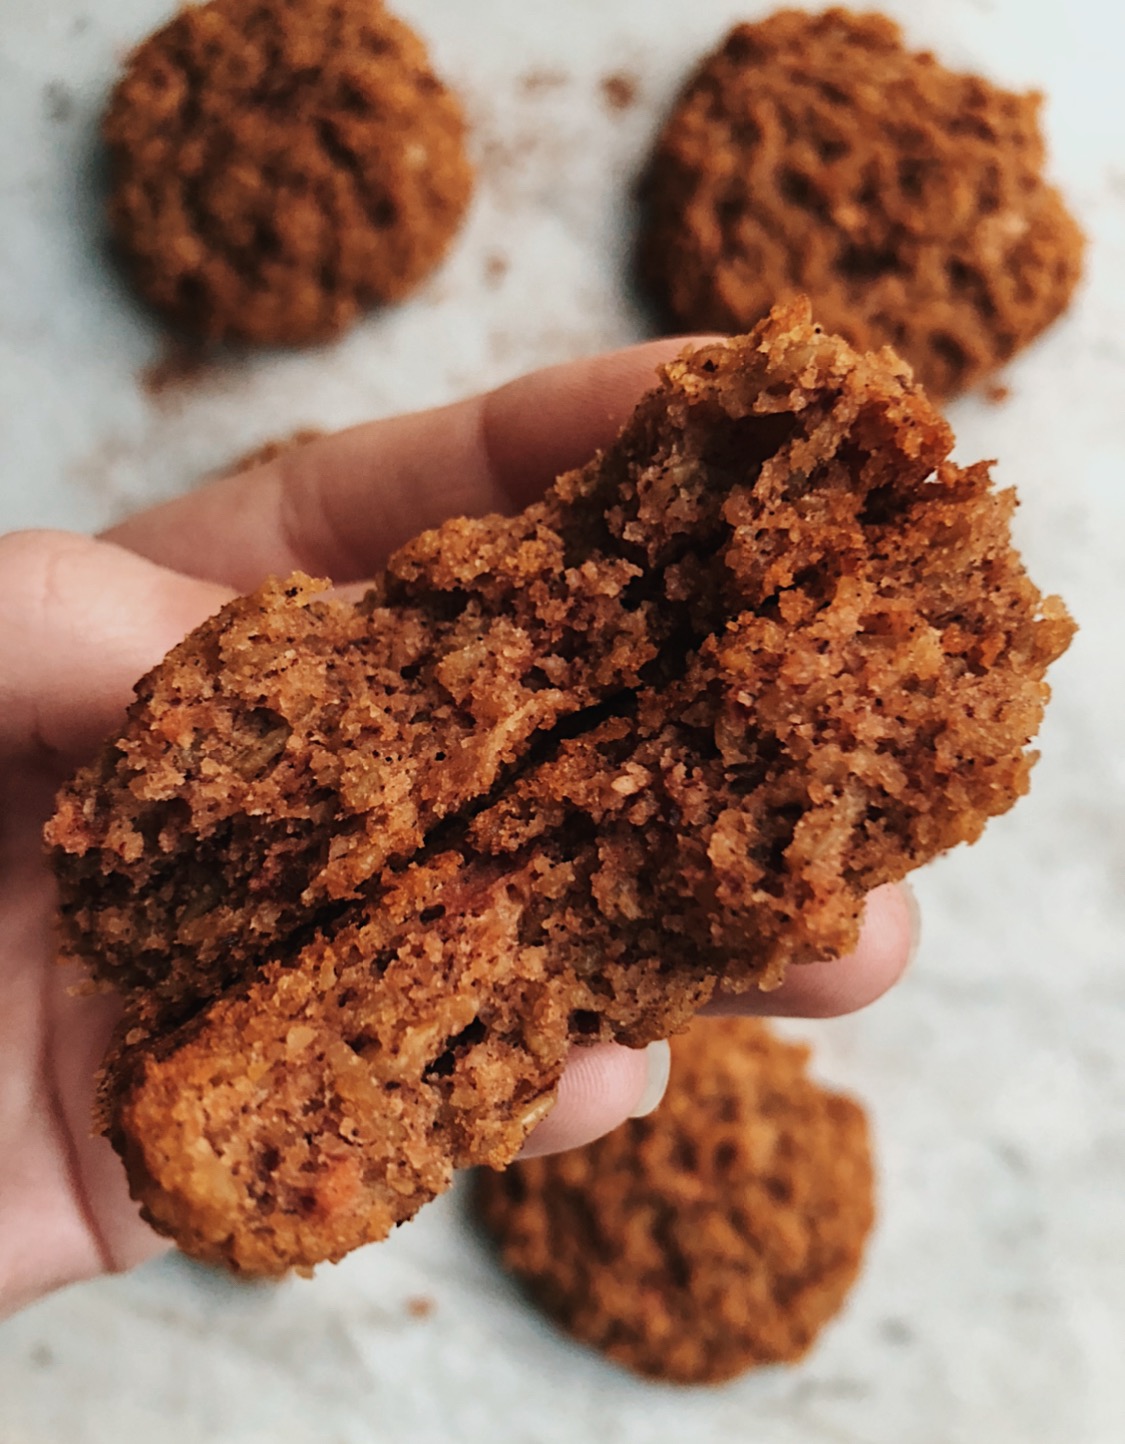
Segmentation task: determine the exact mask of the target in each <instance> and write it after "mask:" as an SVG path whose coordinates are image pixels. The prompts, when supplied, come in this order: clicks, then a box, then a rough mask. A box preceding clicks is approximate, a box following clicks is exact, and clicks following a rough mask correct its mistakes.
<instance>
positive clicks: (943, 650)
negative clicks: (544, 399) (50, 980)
mask: <svg viewBox="0 0 1125 1444" xmlns="http://www.w3.org/2000/svg"><path fill="white" fill-rule="evenodd" d="M951 445H952V435H951V433H950V431H949V428H948V427H947V425H946V424H945V422H944V421H943V420H942V419H941V418H940V417H939V416H938V415H937V414H936V412H935V411H934V409H933V408H932V406H931V405H930V404H929V402H928V401H927V400H926V398H925V396H924V395H923V394H922V392H921V391H920V390H918V389H917V388H916V387H914V386H913V385H912V384H911V382H910V379H909V371H908V370H907V369H906V368H905V367H904V366H903V365H902V363H900V362H899V361H898V360H897V358H896V357H895V356H894V355H893V353H891V352H889V351H883V352H881V353H879V354H878V355H866V356H863V355H858V354H857V353H856V352H854V351H853V350H851V348H850V347H849V346H847V345H846V344H845V343H844V342H843V341H841V340H840V339H838V338H837V337H833V336H828V335H825V334H824V333H822V332H821V330H820V329H819V328H818V327H816V326H814V325H813V324H812V322H811V320H810V317H809V314H808V308H807V306H806V305H804V304H803V303H793V304H791V305H788V306H785V307H783V308H779V309H777V310H775V311H774V312H773V313H772V314H771V315H770V316H769V317H768V318H767V319H766V320H765V321H764V322H762V323H761V325H759V326H758V327H757V328H756V329H755V330H754V331H753V332H752V333H751V334H750V335H749V336H746V337H743V338H741V339H737V340H733V341H730V342H717V343H714V344H711V345H708V346H706V347H704V348H702V349H701V350H697V351H694V352H692V353H690V354H686V355H684V356H683V357H681V358H680V359H679V360H677V361H675V362H673V363H672V364H671V365H669V366H667V367H666V368H665V369H664V371H663V372H662V374H661V377H660V384H659V385H658V386H657V387H656V389H655V390H653V391H652V392H650V393H649V394H648V395H647V396H646V397H644V399H643V400H642V401H641V403H640V405H639V406H638V408H637V410H636V412H635V413H634V415H633V417H632V418H631V420H630V421H629V422H628V424H627V425H626V426H625V428H624V430H623V431H622V433H621V435H620V436H619V438H618V440H617V441H616V442H615V443H614V445H613V446H612V447H610V448H609V449H608V450H607V451H606V452H605V453H604V454H602V455H599V456H597V457H595V458H594V460H593V461H591V462H590V463H589V464H588V465H587V466H585V467H584V468H582V469H581V470H578V471H574V472H570V473H567V474H566V475H564V476H562V477H560V478H559V480H558V481H557V482H556V483H555V484H554V486H553V487H552V488H551V489H550V490H549V491H548V493H547V494H546V496H545V497H544V498H543V500H542V501H540V502H537V503H536V504H535V505H533V506H531V507H529V508H528V509H527V510H526V511H524V512H523V513H521V514H520V515H519V516H517V517H486V518H484V519H482V520H475V521H470V520H463V519H459V520H454V521H451V522H448V523H447V524H446V525H444V526H442V527H440V528H438V529H437V530H434V531H430V532H427V533H425V534H423V535H422V536H420V537H419V538H417V539H416V540H415V541H413V542H411V543H410V544H409V545H408V546H406V547H404V548H403V549H402V550H401V551H400V552H398V553H397V554H396V555H395V556H394V557H393V558H392V559H391V562H390V563H389V565H388V567H387V570H386V572H385V573H384V575H383V576H382V577H380V578H379V579H378V580H377V582H376V583H375V585H374V587H373V589H372V591H371V592H370V594H369V595H368V597H367V598H366V599H365V600H364V602H362V603H361V604H359V605H358V606H354V605H350V604H345V603H342V602H340V601H337V600H333V599H331V598H330V597H327V596H325V595H324V594H323V588H322V587H321V586H319V585H318V584H316V583H313V582H310V581H309V579H307V578H302V577H295V578H291V579H290V580H289V581H287V582H279V581H271V582H269V583H267V584H266V585H265V586H264V587H263V588H262V589H261V590H260V591H259V592H258V593H256V594H255V595H253V596H251V597H244V598H241V599H239V600H237V601H235V602H232V603H231V604H230V605H229V606H228V607H225V608H224V609H223V610H222V611H221V612H220V613H219V614H218V615H217V616H216V617H214V618H213V619H212V620H211V621H209V622H207V623H206V624H204V626H202V627H201V628H199V629H198V630H197V631H196V632H194V633H193V634H192V635H191V636H190V637H188V638H187V640H186V641H185V642H183V643H182V644H181V645H180V646H179V647H177V648H176V649H175V650H174V651H173V652H172V653H170V654H169V656H168V657H167V658H166V659H165V660H164V661H163V662H162V663H161V664H160V665H159V666H158V667H157V668H156V669H155V670H154V671H153V672H152V673H150V674H149V675H148V676H147V677H146V678H144V679H143V681H142V682H141V683H140V684H138V688H137V694H138V695H137V701H136V702H135V703H134V704H133V706H132V707H131V709H130V712H129V719H128V723H127V725H126V727H125V729H124V731H123V732H122V734H121V736H120V737H119V738H117V739H116V740H115V741H113V742H111V743H109V744H107V746H106V747H105V749H104V750H103V752H102V754H101V755H100V757H99V758H98V759H97V760H96V761H95V762H94V763H93V764H91V765H90V766H89V767H88V768H86V769H85V770H83V771H82V772H81V773H79V774H78V775H77V777H75V779H74V780H73V781H72V782H71V783H70V784H68V786H67V787H66V788H64V790H63V792H62V794H61V795H60V798H59V804H58V811H57V813H56V815H55V817H54V818H53V820H52V821H51V822H50V823H49V825H48V828H47V839H48V842H49V843H50V845H51V847H52V853H53V858H54V862H55V866H56V870H57V873H58V877H59V881H60V887H61V896H62V904H61V917H62V928H63V936H64V947H65V951H66V953H67V954H68V955H71V956H73V957H76V958H80V959H82V960H83V961H84V962H85V964H86V965H87V967H88V968H89V969H90V971H91V972H92V974H93V975H94V976H95V977H96V978H98V979H100V980H102V981H104V982H106V983H109V984H112V985H113V986H114V987H116V988H117V989H118V990H119V991H120V992H121V994H122V995H123V997H124V999H125V1004H126V1017H125V1020H124V1022H123V1023H122V1025H121V1028H120V1030H119V1032H118V1035H117V1038H116V1041H115V1043H114V1045H113V1048H112V1050H111V1053H110V1056H109V1058H108V1059H107V1060H106V1064H105V1069H104V1074H103V1080H102V1091H101V1110H102V1123H103V1126H104V1127H105V1129H106V1131H107V1132H108V1133H109V1135H110V1137H111V1139H112V1140H113V1142H114V1145H115V1146H116V1147H117V1149H118V1150H119V1152H120V1153H121V1154H122V1156H123V1158H124V1159H125V1162H126V1166H127V1169H128V1172H129V1177H130V1182H131V1185H132V1188H133V1191H134V1194H135V1195H136V1197H137V1198H138V1199H139V1200H140V1201H141V1203H142V1204H143V1206H144V1210H145V1214H146V1217H148V1218H149V1219H150V1220H151V1221H152V1222H153V1223H154V1224H155V1226H156V1227H157V1228H159V1229H160V1230H161V1231H163V1232H165V1233H167V1234H170V1235H171V1236H172V1237H174V1238H175V1239H176V1241H177V1242H178V1243H179V1244H180V1246H181V1247H182V1248H184V1249H185V1250H186V1251H187V1252H189V1253H192V1254H194V1255H196V1256H197V1257H201V1258H206V1259H211V1260H215V1261H222V1262H225V1263H227V1264H229V1265H230V1266H232V1267H234V1268H236V1269H239V1270H242V1271H245V1272H248V1273H259V1274H269V1273H278V1272H281V1271H283V1270H285V1269H286V1268H289V1267H291V1266H294V1265H296V1266H310V1265H312V1264H314V1263H316V1262H318V1261H319V1260H322V1259H327V1258H332V1259H336V1258H339V1257H341V1256H342V1255H343V1254H345V1253H346V1252H348V1250H349V1249H352V1248H355V1247H356V1246H357V1245H359V1244H362V1243H365V1242H368V1241H370V1240H373V1239H377V1238H381V1237H383V1236H384V1235H385V1234H386V1233H387V1231H388V1230H389V1229H390V1228H391V1227H392V1226H393V1225H394V1224H395V1223H398V1222H401V1221H402V1220H404V1219H406V1218H409V1217H410V1216H411V1215H412V1214H413V1213H414V1212H415V1211H416V1210H417V1209H418V1208H419V1207H420V1206H421V1205H422V1204H423V1203H425V1202H426V1201H427V1200H428V1199H430V1198H432V1197H433V1196H434V1195H435V1194H437V1193H438V1192H440V1191H441V1190H442V1189H444V1188H445V1187H447V1186H448V1184H449V1182H450V1179H451V1177H452V1173H453V1170H454V1169H456V1168H461V1167H465V1166H468V1165H470V1164H475V1163H480V1162H488V1163H491V1164H493V1165H503V1164H504V1163H506V1162H508V1161H509V1160H510V1159H511V1158H512V1157H514V1155H515V1154H516V1152H517V1151H518V1150H519V1148H520V1146H521V1144H522V1142H523V1140H524V1138H525V1137H526V1135H527V1133H528V1132H529V1130H530V1129H531V1128H532V1127H533V1126H534V1124H535V1123H536V1122H537V1121H538V1120H539V1119H541V1118H542V1117H543V1116H544V1114H545V1113H546V1111H547V1110H548V1109H549V1107H550V1105H551V1102H552V1101H553V1097H554V1091H555V1088H556V1085H557V1082H558V1079H559V1076H560V1073H561V1070H562V1067H563V1063H564V1061H565V1058H566V1055H567V1052H568V1050H569V1048H570V1047H571V1046H572V1044H574V1043H589V1042H595V1041H598V1040H606V1039H617V1040H620V1041H623V1042H625V1043H629V1044H634V1045H640V1044H643V1043H646V1042H648V1041H650V1040H651V1039H654V1038H658V1037H662V1036H665V1035H666V1034H667V1033H669V1032H670V1031H674V1030H676V1029H679V1028H681V1027H683V1026H684V1025H685V1024H686V1022H687V1020H688V1019H689V1018H690V1016H691V1015H692V1014H693V1013H694V1011H695V1010H696V1009H697V1008H698V1007H699V1006H700V1005H701V1004H702V1003H703V1002H705V1001H706V1000H707V998H708V997H709V996H710V995H711V993H712V992H713V991H714V990H715V988H716V987H718V986H720V985H721V986H722V987H723V988H725V989H727V990H742V989H748V988H754V987H771V986H774V985H776V984H777V983H778V982H779V981H780V980H781V978H782V976H783V974H784V972H785V970H786V969H787V968H788V967H790V966H792V965H794V964H801V963H805V962H809V961H812V960H816V959H823V958H827V957H832V956H835V955H838V954H840V953H843V952H846V951H847V950H848V949H849V948H850V947H851V946H852V945H853V944H854V943H855V940H856V937H857V932H858V924H859V918H860V914H861V910H862V905H863V899H864V896H865V895H866V893H867V892H868V891H870V889H871V888H873V887H875V886H877V885H879V884H881V883H884V882H888V881H893V880H895V879H898V878H901V877H902V876H903V875H904V874H905V873H906V872H908V871H909V870H910V869H911V868H914V867H917V866H919V865H920V864H921V863H923V862H925V861H926V860H927V859H929V858H931V857H933V856H934V855H935V854H936V853H938V852H940V851H942V850H943V849H945V848H947V847H950V846H952V845H953V844H955V843H957V842H960V841H972V840H974V839H975V838H976V837H977V836H978V835H979V833H980V831H981V828H982V827H983V824H984V822H985V820H986V819H987V818H988V817H989V816H991V815H994V814H996V813H1000V812H1003V811H1005V810H1006V809H1007V808H1008V807H1009V806H1011V804H1012V802H1013V801H1014V800H1015V798H1016V797H1018V796H1019V795H1020V794H1021V793H1022V792H1023V791H1025V789H1026V787H1027V780H1028V772H1029V769H1030V767H1031V764H1032V761H1033V760H1034V757H1033V754H1031V753H1029V752H1028V750H1027V747H1028V743H1029V742H1030V740H1031V738H1032V737H1033V736H1034V733H1035V731H1036V729H1037V728H1038V725H1039V722H1040V719H1041V717H1042V712H1043V707H1044V704H1045V702H1046V699H1047V696H1048V689H1047V687H1046V685H1045V683H1044V680H1043V677H1044V672H1045V670H1046V668H1047V666H1048V664H1049V663H1050V662H1051V661H1053V660H1054V659H1055V658H1056V657H1058V656H1059V655H1060V653H1061V652H1062V651H1063V650H1064V649H1065V648H1066V646H1067V644H1068V642H1069V640H1070V637H1071V634H1072V631H1073V625H1072V623H1071V621H1070V619H1069V618H1068V616H1067V614H1066V611H1065V609H1064V608H1063V606H1062V604H1061V602H1059V601H1058V599H1057V598H1048V599H1043V598H1042V597H1041V596H1040V594H1039V592H1038V591H1037V590H1036V588H1035V586H1034V585H1033V584H1032V583H1031V581H1030V580H1029V579H1028V578H1027V576H1026V574H1025V573H1024V570H1023V567H1022V565H1021V563H1020V559H1019V557H1018V555H1017V554H1016V553H1015V551H1014V550H1013V549H1012V545H1011V540H1010V535H1009V521H1010V517H1011V513H1012V509H1013V507H1014V505H1015V499H1014V496H1013V494H1012V493H1011V492H997V491H995V490H994V489H993V488H992V486H991V484H990V481H989V476H988V470H987V467H986V466H984V465H983V464H982V465H976V466H971V467H966V468H962V467H959V466H956V465H954V464H953V463H952V462H950V461H949V460H948V454H949V451H950V448H951Z"/></svg>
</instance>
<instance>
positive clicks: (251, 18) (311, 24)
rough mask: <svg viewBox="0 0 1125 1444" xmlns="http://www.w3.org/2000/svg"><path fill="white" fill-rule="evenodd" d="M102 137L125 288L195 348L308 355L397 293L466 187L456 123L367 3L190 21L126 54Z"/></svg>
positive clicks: (325, 1) (279, 7) (419, 52)
mask: <svg viewBox="0 0 1125 1444" xmlns="http://www.w3.org/2000/svg"><path fill="white" fill-rule="evenodd" d="M103 130H104V135H105V139H106V142H107V144H108V147H109V152H110V161H111V171H112V188H111V194H110V200H109V220H110V227H111V231H112V234H113V236H114V238H115V241H116V243H117V245H118V248H119V249H120V251H121V252H122V254H123V256H124V258H125V262H126V265H127V267H128V270H129V272H130V274H131V276H132V278H133V280H134V282H135V284H136V286H137V288H138V290H139V291H140V292H141V294H142V295H143V296H144V297H145V298H146V300H148V301H149V302H151V303H152V304H153V305H154V306H156V307H157V308H158V309H159V310H160V311H162V312H163V313H164V314H165V315H166V316H167V317H168V318H169V319H170V320H171V321H173V322H174V323H175V324H176V325H177V326H179V327H181V328H183V329H184V330H186V331H190V332H193V333H195V334H197V335H199V336H201V337H203V338H204V339H206V340H209V341H220V340H237V341H248V342H255V343H260V344H275V343H277V344H284V345H299V344H303V343H306V342H313V341H320V340H324V339H325V338H327V337H331V336H334V335H336V334H337V333H339V332H340V331H342V330H344V329H345V328H346V327H347V326H348V325H350V324H351V322H352V321H353V320H354V319H355V318H356V316H357V315H358V313H359V312H360V311H361V310H363V309H364V308H365V307H367V306H370V305H372V304H374V303H376V302H380V301H394V300H397V299H398V298H399V297H401V296H404V295H406V294H407V293H408V292H409V291H411V290H412V289H413V288H414V287H415V286H416V285H418V283H419V282H420V281H421V280H422V279H423V277H424V276H426V275H427V274H428V273H429V272H430V271H431V270H432V269H433V268H434V266H436V265H437V263H438V262H439V261H440V260H441V258H442V256H443V255H444V254H445V251H446V249H447V247H448V245H449V243H450V240H451V238H452V236H453V234H454V232H455V231H456V229H457V227H458V225H459V223H460V221H461V218H462V215H463V214H464V211H465V208H466V206H467V204H468V200H469V195H470V192H471V189H472V172H471V169H470V166H469V163H468V160H467V159H466V155H465V123H464V119H463V117H462V114H461V107H460V105H459V103H458V101H457V100H456V98H455V97H454V96H453V94H452V93H451V92H450V91H449V90H448V89H447V88H446V87H445V86H444V85H443V84H442V82H441V81H440V80H439V79H438V78H437V77H436V76H435V75H434V73H433V70H432V69H431V67H430V63H429V58H428V56H427V54H426V49H425V47H424V45H423V44H422V41H421V40H420V39H419V38H418V36H417V35H415V33H414V32H413V31H412V30H410V29H409V28H408V27H407V26H406V25H404V24H403V23H402V22H401V21H400V20H398V19H396V18H395V17H394V16H393V15H392V14H391V13H390V12H389V11H387V10H386V9H385V8H384V7H383V5H382V4H380V3H378V0H209V3H207V4H204V5H192V6H188V7H186V8H185V9H183V10H181V11H180V12H179V14H177V15H176V16H175V17H174V18H173V19H172V20H170V21H169V22H168V24H167V25H165V26H164V27H163V28H162V29H161V30H158V31H157V32H156V33H155V34H153V35H151V36H150V37H149V38H148V39H147V40H145V41H144V42H143V43H142V44H141V45H140V46H138V47H137V49H136V50H134V51H133V53H132V54H131V55H130V56H129V58H128V60H127V61H126V63H125V70H124V74H123V75H122V77H121V79H120V80H119V81H118V83H117V86H116V88H115V90H114V92H113V95H112V98H111V100H110V103H109V108H108V111H107V113H106V116H105V120H104V123H103Z"/></svg>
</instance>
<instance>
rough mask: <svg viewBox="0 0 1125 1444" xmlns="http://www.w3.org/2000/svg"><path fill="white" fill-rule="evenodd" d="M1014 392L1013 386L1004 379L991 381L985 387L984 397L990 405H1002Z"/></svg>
mask: <svg viewBox="0 0 1125 1444" xmlns="http://www.w3.org/2000/svg"><path fill="white" fill-rule="evenodd" d="M1011 394H1012V388H1011V387H1010V386H1007V385H1005V384H1004V382H1002V381H990V382H989V383H988V384H987V385H986V386H985V388H984V399H985V400H986V401H987V402H988V404H989V405H990V406H1000V405H1002V404H1003V403H1004V402H1005V401H1007V399H1008V397H1009V396H1011Z"/></svg>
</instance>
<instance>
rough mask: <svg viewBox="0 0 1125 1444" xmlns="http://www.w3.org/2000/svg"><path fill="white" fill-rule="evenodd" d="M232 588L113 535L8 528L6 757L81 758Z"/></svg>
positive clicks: (2, 679) (2, 595) (0, 592)
mask: <svg viewBox="0 0 1125 1444" xmlns="http://www.w3.org/2000/svg"><path fill="white" fill-rule="evenodd" d="M231 595H232V594H231V593H230V592H229V591H227V590H226V588H224V587H220V586H217V585H215V584H213V583H211V582H200V581H196V580H194V579H192V578H190V577H185V576H181V575H180V574H179V573H178V572H172V571H168V570H166V569H165V568H164V567H160V566H156V565H155V564H154V563H153V562H149V561H146V560H144V558H142V557H138V556H135V555H134V554H133V553H132V552H128V551H125V550H124V549H123V548H122V547H119V546H115V545H114V544H113V543H112V542H104V541H95V540H93V539H92V538H90V537H84V536H78V535H75V534H74V533H71V532H62V531H25V532H11V533H9V534H8V535H7V536H4V537H0V755H2V756H4V757H7V758H9V759H21V758H26V759H28V760H36V759H38V760H40V761H42V760H44V759H47V760H52V761H54V760H59V761H62V762H72V761H75V760H77V759H79V758H81V757H82V756H84V755H85V754H87V753H89V752H90V751H92V749H93V748H94V747H95V746H96V745H97V744H98V743H99V742H100V741H101V740H102V738H103V737H104V736H105V735H106V734H107V733H109V732H111V731H113V729H114V728H115V727H116V726H118V725H119V723H120V720H121V714H122V712H123V711H124V709H125V707H126V706H127V705H128V703H129V700H130V697H131V693H132V687H133V683H134V682H136V680H137V678H138V677H140V676H142V675H143V674H144V673H145V672H147V671H148V670H149V668H151V667H152V666H154V665H155V664H156V663H157V662H158V661H159V660H160V658H161V657H162V656H163V655H164V654H165V652H167V651H169V650H170V648H171V647H173V646H174V645H175V644H176V643H177V642H178V641H180V640H181V639H182V638H183V637H184V636H185V635H186V634H187V633H188V632H190V631H191V629H192V628H193V627H195V626H197V625H198V624H199V623H200V622H201V621H203V620H204V618H206V617H208V616H210V615H211V613H213V612H215V611H216V610H217V609H218V608H219V607H220V606H222V604H223V603H224V602H226V601H227V600H228V599H229V598H230V596H231Z"/></svg>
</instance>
